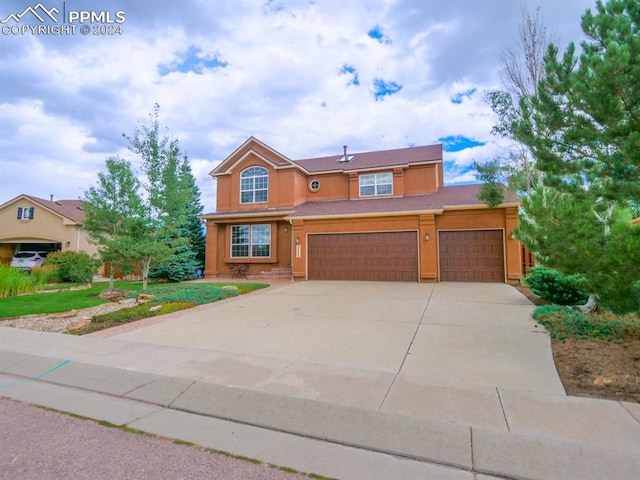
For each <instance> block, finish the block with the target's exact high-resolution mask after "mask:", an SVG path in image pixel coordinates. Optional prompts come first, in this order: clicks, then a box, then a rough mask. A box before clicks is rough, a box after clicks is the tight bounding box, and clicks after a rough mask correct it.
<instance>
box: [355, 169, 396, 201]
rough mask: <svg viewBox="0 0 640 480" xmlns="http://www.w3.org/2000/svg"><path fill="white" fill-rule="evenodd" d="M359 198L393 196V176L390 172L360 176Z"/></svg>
mask: <svg viewBox="0 0 640 480" xmlns="http://www.w3.org/2000/svg"><path fill="white" fill-rule="evenodd" d="M359 178H360V196H361V197H373V196H376V195H391V194H393V174H392V173H391V172H385V173H372V174H367V175H360V177H359Z"/></svg>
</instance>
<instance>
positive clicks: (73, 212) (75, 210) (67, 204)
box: [24, 195, 84, 223]
mask: <svg viewBox="0 0 640 480" xmlns="http://www.w3.org/2000/svg"><path fill="white" fill-rule="evenodd" d="M24 197H26V198H28V199H29V200H31V201H32V202H34V203H37V204H39V205H42V206H43V207H45V208H48V209H49V210H52V211H53V212H55V213H57V214H58V215H62V216H63V217H66V218H68V219H69V220H72V221H74V222H76V223H82V222H84V210H83V209H82V200H54V201H51V200H45V199H44V198H38V197H33V196H31V195H24Z"/></svg>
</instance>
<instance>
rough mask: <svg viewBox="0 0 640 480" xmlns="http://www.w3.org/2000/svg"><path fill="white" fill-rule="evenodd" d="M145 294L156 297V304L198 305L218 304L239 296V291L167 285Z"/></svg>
mask: <svg viewBox="0 0 640 480" xmlns="http://www.w3.org/2000/svg"><path fill="white" fill-rule="evenodd" d="M145 293H148V294H151V295H155V298H154V299H153V301H154V302H155V303H164V302H190V303H195V304H196V305H202V304H205V303H211V302H216V301H218V300H221V299H223V298H227V297H233V296H236V295H238V294H239V292H238V290H229V289H223V288H220V287H218V286H215V285H207V284H206V283H200V284H189V285H184V284H181V285H167V286H163V287H158V288H150V289H148V290H147V291H146V292H145Z"/></svg>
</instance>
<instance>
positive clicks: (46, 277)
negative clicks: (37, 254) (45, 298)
mask: <svg viewBox="0 0 640 480" xmlns="http://www.w3.org/2000/svg"><path fill="white" fill-rule="evenodd" d="M31 278H32V279H33V281H34V283H35V284H36V285H38V287H39V289H40V290H42V289H43V288H44V286H45V285H47V284H48V283H58V282H59V281H60V277H59V276H58V267H57V266H55V265H40V266H39V267H33V268H32V269H31Z"/></svg>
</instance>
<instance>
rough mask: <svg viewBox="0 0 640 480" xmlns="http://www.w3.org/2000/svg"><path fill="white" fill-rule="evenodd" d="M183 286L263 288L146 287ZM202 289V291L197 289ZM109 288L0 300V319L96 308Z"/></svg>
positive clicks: (132, 286)
mask: <svg viewBox="0 0 640 480" xmlns="http://www.w3.org/2000/svg"><path fill="white" fill-rule="evenodd" d="M181 285H184V289H185V290H189V291H191V290H194V286H195V289H196V290H198V289H200V288H202V289H203V290H205V289H206V286H209V287H210V286H217V287H222V286H225V285H235V286H236V287H238V291H239V293H246V292H248V291H252V290H256V289H258V288H263V287H266V286H267V285H265V284H255V283H254V284H252V283H239V284H229V283H198V284H173V283H167V284H153V283H150V284H149V290H152V291H153V290H156V291H157V290H164V289H167V290H172V289H173V290H175V289H180V286H181ZM199 285H202V286H203V287H197V286H199ZM108 287H109V283H108V282H100V283H96V284H93V286H92V288H89V289H86V290H73V291H63V292H53V293H34V294H29V295H20V296H16V297H7V298H0V318H11V317H19V316H22V315H31V314H37V313H59V312H68V311H70V310H78V309H81V308H88V307H95V306H97V305H100V304H103V303H107V302H108V300H104V299H102V298H98V295H99V294H100V292H102V291H103V290H104V289H106V288H108ZM115 287H116V288H121V289H123V290H130V291H132V292H135V291H140V290H142V282H130V281H124V280H120V281H116V282H115ZM196 303H197V302H196Z"/></svg>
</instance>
